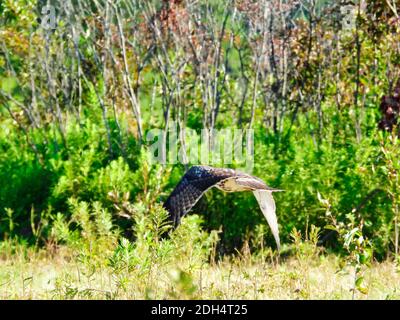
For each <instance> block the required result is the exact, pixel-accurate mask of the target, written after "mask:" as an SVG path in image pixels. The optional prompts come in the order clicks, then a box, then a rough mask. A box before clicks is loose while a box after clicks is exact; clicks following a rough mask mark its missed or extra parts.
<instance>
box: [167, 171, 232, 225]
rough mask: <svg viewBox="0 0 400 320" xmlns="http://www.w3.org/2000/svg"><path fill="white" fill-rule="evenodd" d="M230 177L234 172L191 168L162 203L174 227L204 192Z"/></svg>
mask: <svg viewBox="0 0 400 320" xmlns="http://www.w3.org/2000/svg"><path fill="white" fill-rule="evenodd" d="M232 175H234V171H233V170H229V169H218V168H212V167H207V166H193V167H191V168H190V169H189V170H188V171H187V172H186V173H185V175H184V176H183V177H182V179H181V180H180V181H179V183H178V185H177V186H176V187H175V189H174V190H173V191H172V193H171V195H170V196H169V197H168V199H167V200H166V201H165V203H164V208H165V209H166V210H168V212H169V213H170V218H171V220H172V221H173V222H174V224H175V226H177V225H178V224H179V223H180V220H181V218H182V217H183V216H184V215H185V214H186V213H187V212H188V211H189V210H190V209H191V208H192V207H193V206H194V205H195V204H196V202H197V201H198V200H199V199H200V198H201V196H202V195H203V193H204V192H206V191H207V190H208V189H210V188H211V187H213V186H215V184H217V183H218V182H220V181H221V180H224V179H227V178H229V177H231V176H232Z"/></svg>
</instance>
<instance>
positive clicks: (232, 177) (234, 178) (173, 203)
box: [164, 166, 282, 250]
mask: <svg viewBox="0 0 400 320" xmlns="http://www.w3.org/2000/svg"><path fill="white" fill-rule="evenodd" d="M212 187H217V188H218V189H220V190H223V191H225V192H238V191H253V194H254V196H255V197H256V199H257V201H258V204H259V205H260V208H261V211H262V213H263V214H264V216H265V218H266V219H267V222H268V224H269V226H270V228H271V230H272V234H273V236H274V238H275V241H276V244H277V247H278V250H279V249H280V241H279V230H278V222H277V218H276V214H275V202H274V198H273V197H272V192H275V191H282V190H278V189H273V188H270V187H268V186H267V185H266V184H265V182H264V181H262V180H261V179H259V178H257V177H254V176H251V175H249V174H246V173H244V172H240V171H237V170H233V169H224V168H213V167H209V166H193V167H191V168H190V169H189V170H188V171H187V172H186V173H185V175H184V176H183V177H182V179H181V180H180V181H179V183H178V185H177V186H176V187H175V189H174V190H173V191H172V193H171V194H170V196H169V197H168V199H167V200H166V201H165V203H164V208H165V209H166V210H167V211H168V212H169V214H170V218H171V220H172V221H173V223H174V226H175V227H177V226H178V225H179V223H180V220H181V218H182V217H183V216H184V215H185V214H186V213H188V212H189V211H190V209H191V208H192V207H193V206H194V205H195V204H196V202H197V201H198V200H199V199H200V198H201V196H202V195H203V194H204V193H205V192H206V191H207V190H208V189H210V188H212Z"/></svg>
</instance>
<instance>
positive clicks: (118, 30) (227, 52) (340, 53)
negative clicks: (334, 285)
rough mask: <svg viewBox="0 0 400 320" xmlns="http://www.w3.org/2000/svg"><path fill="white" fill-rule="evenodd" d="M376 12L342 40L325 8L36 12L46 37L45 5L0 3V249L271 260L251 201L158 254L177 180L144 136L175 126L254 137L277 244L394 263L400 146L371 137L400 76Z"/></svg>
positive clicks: (221, 200)
mask: <svg viewBox="0 0 400 320" xmlns="http://www.w3.org/2000/svg"><path fill="white" fill-rule="evenodd" d="M61 2H64V1H61ZM61 2H60V3H61ZM389 2H390V3H392V5H389ZM389 2H386V3H385V2H383V3H382V1H374V0H369V1H365V2H364V1H361V3H360V5H359V6H357V5H356V6H353V7H352V8H353V9H352V10H353V11H352V14H353V17H354V21H353V22H354V24H353V25H351V24H350V25H345V24H343V21H342V20H343V19H344V18H343V17H342V16H340V12H341V11H340V7H339V8H338V7H337V4H336V1H316V0H309V1H257V2H256V1H242V0H241V1H239V0H238V1H211V0H204V1H177V0H174V1H173V0H171V1H167V0H164V1H153V2H152V1H139V0H136V1H119V2H112V1H102V0H98V1H97V0H93V1H83V0H77V1H71V2H65V3H69V5H61V4H60V3H59V2H58V1H50V2H49V3H51V4H52V5H54V6H55V8H56V9H57V10H55V14H56V21H55V23H56V25H55V27H54V28H47V29H46V28H44V27H43V26H44V25H43V21H44V20H45V18H46V16H44V15H45V14H47V13H48V12H51V11H47V9H46V8H47V7H46V6H45V3H46V1H34V0H18V1H1V2H0V15H1V20H0V23H1V24H0V236H1V238H2V239H16V240H17V241H20V242H27V243H29V244H31V245H33V244H36V245H39V246H49V247H57V245H59V244H67V245H69V246H72V247H74V246H76V247H80V248H82V247H85V246H87V247H88V248H89V247H90V250H94V251H96V248H95V247H96V246H98V247H99V248H104V247H109V249H110V250H111V251H112V252H113V256H112V258H110V263H111V264H112V265H113V266H114V267H115V268H116V269H118V268H123V267H124V263H125V262H126V260H125V259H128V260H129V259H133V260H135V259H136V260H135V261H136V262H132V263H128V266H129V265H135V264H137V263H139V262H138V261H141V263H146V261H147V262H148V261H151V259H152V258H153V257H154V255H157V256H160V255H161V256H162V255H167V253H168V252H174V254H175V255H176V256H177V257H178V256H179V255H181V256H182V257H185V256H192V257H193V259H196V257H197V256H198V257H200V258H199V259H200V260H201V261H203V260H206V259H208V257H209V253H210V252H211V251H213V250H218V253H220V254H224V253H226V252H234V248H241V247H242V245H243V243H250V245H252V246H253V248H254V249H257V250H259V249H260V248H264V247H265V246H273V245H274V241H273V238H272V236H271V234H270V232H269V231H268V229H267V228H266V224H265V221H264V219H263V217H262V215H261V214H260V212H259V210H258V206H257V203H256V201H255V199H254V197H253V196H252V195H251V194H246V193H243V194H234V195H231V194H228V195H227V194H223V193H221V192H219V191H210V192H209V193H208V194H207V196H206V199H204V200H202V201H200V202H199V204H198V205H197V206H196V208H195V209H194V212H195V213H197V214H198V215H193V216H192V217H188V218H187V219H186V220H185V223H184V226H182V228H178V230H176V231H175V232H174V233H173V236H172V237H171V239H169V240H166V239H164V240H162V241H161V239H159V237H160V234H161V233H162V232H161V231H162V230H164V228H168V225H166V224H165V219H166V213H165V211H164V210H163V209H162V207H161V205H160V204H161V202H162V201H163V200H165V198H166V196H167V195H168V193H169V192H170V191H171V190H172V188H173V187H174V186H175V184H176V183H177V182H178V180H179V178H180V177H181V175H182V174H183V172H184V170H185V166H183V165H181V164H175V165H165V166H162V165H160V164H153V165H151V164H149V162H148V161H147V150H148V149H147V148H148V144H149V143H148V142H146V141H145V139H144V137H145V136H146V132H148V131H149V130H151V129H153V128H168V127H169V126H170V124H171V123H172V122H174V123H177V124H178V127H179V130H181V131H183V130H184V129H185V128H191V129H195V130H198V131H199V130H200V129H202V128H207V129H215V128H216V129H221V128H252V129H254V136H255V154H254V171H253V174H255V175H257V176H259V177H260V178H262V179H264V180H265V181H266V182H267V184H269V185H271V186H273V187H278V188H280V189H284V190H285V192H282V193H279V194H276V202H277V214H278V220H279V224H280V230H281V236H282V239H283V240H282V242H283V243H286V244H287V245H288V244H290V243H291V242H292V240H291V235H292V237H293V234H297V233H296V232H300V233H302V234H305V235H306V237H307V234H308V233H309V232H311V231H310V230H311V229H312V228H314V227H312V226H317V227H318V228H319V244H320V245H323V246H325V247H326V248H329V249H331V250H334V251H336V252H340V253H346V252H347V253H349V252H350V253H354V252H355V254H356V255H357V254H358V256H357V257H358V258H357V259H358V260H357V261H358V262H357V263H361V262H360V259H359V257H361V260H362V259H364V258H365V257H367V256H368V255H369V254H370V250H373V252H374V254H375V257H376V258H378V259H382V258H384V257H386V256H390V255H392V254H396V255H397V253H398V244H399V236H398V234H399V230H398V225H399V203H400V198H399V192H398V186H399V181H398V172H399V156H400V154H399V153H400V151H399V148H398V147H399V142H398V138H397V137H396V134H395V133H396V132H397V131H396V130H394V133H393V134H392V133H391V132H383V131H381V130H380V129H379V128H378V122H379V120H380V118H381V114H380V109H379V105H380V102H381V97H382V96H383V95H386V94H391V93H392V90H393V89H394V87H395V84H396V82H397V81H398V76H399V72H398V71H399V59H400V51H399V50H400V49H399V43H400V42H399V40H400V39H399V36H400V33H399V27H400V25H399V19H398V16H397V9H396V1H389ZM378 3H379V4H378ZM364 4H365V5H364ZM376 6H378V7H379V10H376ZM49 21H50V20H49ZM50 22H51V21H50ZM179 143H180V145H185V137H184V135H182V137H181V140H180V141H179ZM217 165H221V166H222V165H224V164H223V163H219V164H217ZM201 221H202V223H201ZM204 230H207V231H204ZM211 230H219V232H217V231H213V232H211V233H210V231H211ZM314 230H315V229H314ZM218 236H219V238H220V240H219V241H217V240H218ZM353 238H354V239H355V240H354V241H356V240H357V241H359V245H358V246H357V245H355V246H354V245H353V242H352V241H353ZM118 239H120V244H119V245H118V246H117V245H116V244H117V243H118ZM121 239H122V240H121ZM125 239H129V240H131V241H132V243H130V242H128V241H126V240H125ZM260 239H261V240H260ZM260 241H261V242H262V244H261V246H260ZM190 242H191V243H197V245H194V246H193V247H190V248H189V247H188V246H182V247H181V246H179V245H178V243H190ZM217 242H218V246H217V249H216V248H215V246H216V243H217ZM160 243H161V244H160ZM154 248H155V249H154ZM193 248H195V249H193ZM153 249H154V250H155V251H154V250H153ZM88 250H89V249H88ZM179 250H183V251H185V250H186V251H187V250H195V251H194V252H191V253H187V252H186V253H185V254H184V253H182V252H181V251H179ZM196 250H197V251H196ZM124 261H125V262H124Z"/></svg>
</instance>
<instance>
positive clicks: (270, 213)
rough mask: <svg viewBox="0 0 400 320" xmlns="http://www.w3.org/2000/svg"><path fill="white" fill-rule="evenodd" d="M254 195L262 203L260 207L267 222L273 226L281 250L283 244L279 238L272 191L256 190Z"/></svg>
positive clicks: (273, 232)
mask: <svg viewBox="0 0 400 320" xmlns="http://www.w3.org/2000/svg"><path fill="white" fill-rule="evenodd" d="M253 193H254V196H255V197H256V199H257V201H258V204H259V205H260V209H261V211H262V213H263V214H264V216H265V218H266V219H267V222H268V224H269V226H270V228H271V231H272V235H273V236H274V238H275V241H276V244H277V247H278V251H279V250H280V247H281V244H280V240H279V229H278V220H277V218H276V213H275V210H276V207H275V201H274V198H273V197H272V191H269V190H254V191H253Z"/></svg>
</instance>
